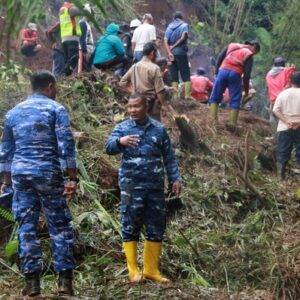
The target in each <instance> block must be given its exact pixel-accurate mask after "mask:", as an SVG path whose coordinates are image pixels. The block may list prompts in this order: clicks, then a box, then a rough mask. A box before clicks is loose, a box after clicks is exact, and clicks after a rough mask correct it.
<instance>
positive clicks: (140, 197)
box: [106, 93, 182, 283]
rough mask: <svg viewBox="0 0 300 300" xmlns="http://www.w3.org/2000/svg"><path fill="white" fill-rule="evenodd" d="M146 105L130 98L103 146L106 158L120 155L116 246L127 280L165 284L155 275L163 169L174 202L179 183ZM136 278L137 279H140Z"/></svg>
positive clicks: (167, 145)
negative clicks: (120, 250)
mask: <svg viewBox="0 0 300 300" xmlns="http://www.w3.org/2000/svg"><path fill="white" fill-rule="evenodd" d="M147 106H148V102H147V99H146V98H145V97H144V96H143V95H141V94H138V93H136V94H132V95H131V96H130V98H129V101H128V113H129V116H130V119H128V120H125V121H124V122H122V123H120V124H118V125H117V126H116V127H115V128H114V130H113V132H112V134H111V135H110V137H109V138H108V140H107V143H106V152H107V154H110V155H116V154H120V153H122V154H123V157H122V165H121V168H120V170H119V186H120V189H121V212H122V240H123V247H124V250H125V255H126V259H127V267H128V271H129V279H130V281H131V282H139V281H140V280H141V277H143V278H145V279H151V280H154V281H157V282H159V283H168V282H169V279H167V278H165V277H163V276H162V275H161V273H160V270H159V260H160V255H161V245H162V240H163V235H164V232H165V228H166V204H165V196H164V169H166V171H167V175H168V180H169V182H170V183H171V185H172V191H173V192H174V193H175V194H176V196H177V197H179V195H180V192H181V186H182V183H181V177H180V173H179V170H178V166H177V162H176V160H175V156H174V152H173V149H172V145H171V141H170V138H169V136H168V134H167V131H166V129H165V127H164V126H163V125H162V124H161V123H159V122H157V121H155V120H153V119H151V118H149V117H148V115H147V109H148V107H147ZM143 225H144V226H145V227H146V233H145V238H146V241H145V244H144V257H143V272H142V274H140V273H139V269H138V263H137V243H138V241H139V238H140V232H141V229H142V227H143ZM141 275H142V276H141Z"/></svg>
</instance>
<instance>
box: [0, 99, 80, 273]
mask: <svg viewBox="0 0 300 300" xmlns="http://www.w3.org/2000/svg"><path fill="white" fill-rule="evenodd" d="M62 164H63V165H64V167H66V168H76V161H75V143H74V139H73V135H72V132H71V129H70V122H69V118H68V115H67V112H66V110H65V108H64V107H63V106H62V105H60V104H59V103H57V102H55V101H53V100H51V99H49V98H47V97H46V96H43V95H41V94H33V95H31V96H29V97H28V98H27V99H26V101H23V102H21V103H20V104H18V105H17V106H15V107H14V108H13V109H12V110H10V111H9V112H8V113H7V114H6V117H5V124H4V131H3V138H2V145H1V149H0V171H1V172H11V175H12V182H13V189H14V197H13V214H14V217H15V220H16V221H17V222H18V223H19V236H18V237H19V256H20V260H21V271H22V273H24V274H27V273H33V272H40V271H41V270H42V253H41V250H40V242H39V239H38V236H37V227H38V220H39V214H40V210H41V209H43V211H44V213H45V216H46V219H47V223H48V231H49V235H50V240H51V249H52V260H53V265H54V269H55V271H56V272H61V271H65V270H70V269H73V268H74V267H75V261H74V258H73V239H74V237H73V229H72V226H71V224H70V221H71V220H72V216H71V213H70V211H69V208H68V206H67V203H66V199H65V197H64V196H63V191H64V182H63V176H62V171H61V165H62Z"/></svg>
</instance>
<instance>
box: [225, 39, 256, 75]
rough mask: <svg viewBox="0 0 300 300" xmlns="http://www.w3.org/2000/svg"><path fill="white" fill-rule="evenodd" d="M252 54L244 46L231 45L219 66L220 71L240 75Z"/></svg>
mask: <svg viewBox="0 0 300 300" xmlns="http://www.w3.org/2000/svg"><path fill="white" fill-rule="evenodd" d="M253 54H254V53H253V52H252V51H251V50H250V49H248V48H247V47H246V45H243V44H238V43H231V44H229V46H228V48H227V53H226V57H225V58H224V60H223V62H222V64H221V66H220V70H229V71H234V72H236V73H238V74H241V75H242V74H243V72H244V63H245V61H246V60H247V59H248V58H249V57H250V56H252V55H253Z"/></svg>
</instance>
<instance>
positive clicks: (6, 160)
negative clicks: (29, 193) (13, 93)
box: [0, 121, 15, 192]
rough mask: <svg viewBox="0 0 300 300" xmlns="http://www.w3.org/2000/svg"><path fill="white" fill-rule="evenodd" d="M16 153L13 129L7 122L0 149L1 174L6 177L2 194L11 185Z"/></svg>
mask: <svg viewBox="0 0 300 300" xmlns="http://www.w3.org/2000/svg"><path fill="white" fill-rule="evenodd" d="M14 152H15V141H14V137H13V132H12V129H11V128H10V127H9V126H8V124H7V121H5V124H4V130H3V137H2V144H1V147H0V173H2V174H3V175H4V178H3V179H4V180H3V184H2V186H1V192H3V189H4V187H5V186H10V185H11V163H12V160H13V156H14Z"/></svg>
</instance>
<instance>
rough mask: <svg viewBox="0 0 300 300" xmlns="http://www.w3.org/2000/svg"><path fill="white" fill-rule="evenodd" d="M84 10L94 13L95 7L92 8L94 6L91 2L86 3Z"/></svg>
mask: <svg viewBox="0 0 300 300" xmlns="http://www.w3.org/2000/svg"><path fill="white" fill-rule="evenodd" d="M84 10H86V11H87V12H89V13H90V14H94V10H93V8H92V6H91V4H90V3H86V4H84Z"/></svg>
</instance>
